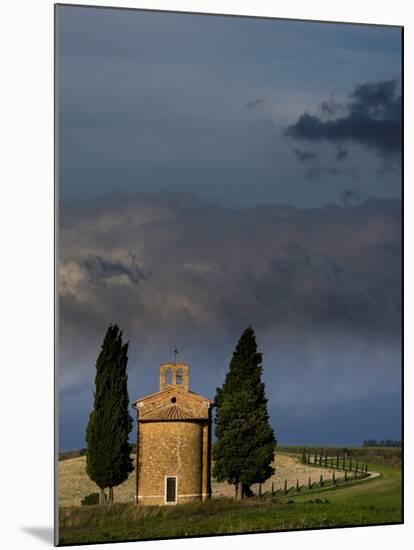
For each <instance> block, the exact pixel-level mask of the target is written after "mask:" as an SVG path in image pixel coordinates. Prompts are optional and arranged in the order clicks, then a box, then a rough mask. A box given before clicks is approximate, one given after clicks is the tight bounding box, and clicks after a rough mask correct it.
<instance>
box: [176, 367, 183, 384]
mask: <svg viewBox="0 0 414 550" xmlns="http://www.w3.org/2000/svg"><path fill="white" fill-rule="evenodd" d="M175 383H176V384H182V383H183V369H177V370H176V373H175Z"/></svg>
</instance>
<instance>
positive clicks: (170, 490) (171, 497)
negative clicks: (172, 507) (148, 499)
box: [165, 477, 177, 502]
mask: <svg viewBox="0 0 414 550" xmlns="http://www.w3.org/2000/svg"><path fill="white" fill-rule="evenodd" d="M176 500H177V478H176V477H167V480H166V487H165V501H166V502H176Z"/></svg>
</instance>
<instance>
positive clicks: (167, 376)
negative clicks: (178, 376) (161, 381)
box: [165, 369, 172, 384]
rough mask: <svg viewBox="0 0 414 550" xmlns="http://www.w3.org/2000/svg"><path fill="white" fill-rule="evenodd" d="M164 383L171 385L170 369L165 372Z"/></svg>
mask: <svg viewBox="0 0 414 550" xmlns="http://www.w3.org/2000/svg"><path fill="white" fill-rule="evenodd" d="M165 383H166V384H172V372H171V369H167V370H166V371H165Z"/></svg>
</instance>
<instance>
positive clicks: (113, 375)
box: [86, 325, 133, 504]
mask: <svg viewBox="0 0 414 550" xmlns="http://www.w3.org/2000/svg"><path fill="white" fill-rule="evenodd" d="M127 353H128V343H126V344H123V343H122V332H120V331H119V328H118V326H117V325H110V326H109V328H108V330H107V332H106V335H105V337H104V340H103V343H102V346H101V351H100V353H99V356H98V359H97V361H96V376H95V393H94V403H93V410H92V412H91V414H90V416H89V422H88V426H87V428H86V444H87V450H86V472H87V474H88V476H89V477H90V478H91V480H92V481H94V482H95V483H96V484H97V485H98V487H99V488H100V498H99V503H100V504H103V503H104V502H105V500H106V496H105V488H108V489H109V495H108V496H109V498H108V501H109V502H112V501H113V487H116V486H117V485H120V484H121V483H122V482H123V481H125V480H126V479H127V478H128V475H129V474H130V472H132V470H133V465H132V460H131V446H130V444H129V442H128V435H129V433H130V431H131V430H132V417H131V415H130V414H129V411H128V406H129V399H128V388H127V379H128V376H127V374H126V366H127V362H128V355H127Z"/></svg>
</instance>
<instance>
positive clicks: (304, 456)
mask: <svg viewBox="0 0 414 550" xmlns="http://www.w3.org/2000/svg"><path fill="white" fill-rule="evenodd" d="M306 462H307V460H306V447H303V452H302V463H303V464H306Z"/></svg>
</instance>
